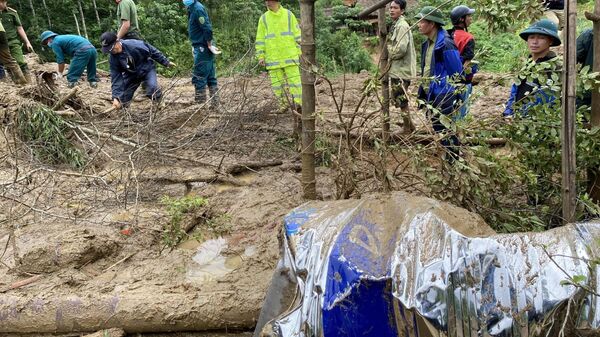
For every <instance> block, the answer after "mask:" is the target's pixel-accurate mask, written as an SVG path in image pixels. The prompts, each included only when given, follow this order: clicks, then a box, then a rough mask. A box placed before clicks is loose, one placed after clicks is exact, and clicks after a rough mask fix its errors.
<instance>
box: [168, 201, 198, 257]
mask: <svg viewBox="0 0 600 337" xmlns="http://www.w3.org/2000/svg"><path fill="white" fill-rule="evenodd" d="M160 201H161V203H162V204H163V206H165V208H166V211H167V214H168V215H169V221H168V222H167V223H165V224H164V226H163V233H162V242H163V245H164V246H166V247H169V248H173V247H175V246H176V245H177V244H178V243H179V242H181V240H182V239H184V238H185V237H186V235H187V231H186V230H185V229H184V226H183V220H184V217H185V215H186V214H189V213H191V212H193V211H195V210H197V209H199V208H200V207H202V206H205V205H206V203H207V200H206V199H205V198H202V197H198V196H185V197H182V198H171V197H169V196H164V197H163V198H162V199H161V200H160Z"/></svg>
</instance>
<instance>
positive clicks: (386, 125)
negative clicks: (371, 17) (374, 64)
mask: <svg viewBox="0 0 600 337" xmlns="http://www.w3.org/2000/svg"><path fill="white" fill-rule="evenodd" d="M378 26H379V50H381V56H380V59H379V71H380V72H381V74H382V77H381V93H382V100H383V101H382V105H381V113H382V116H381V117H382V118H381V120H382V129H383V135H382V136H383V142H384V143H385V144H387V142H388V139H389V135H390V79H389V76H388V74H387V72H388V50H387V34H388V32H387V25H386V22H385V7H384V8H380V9H379V13H378Z"/></svg>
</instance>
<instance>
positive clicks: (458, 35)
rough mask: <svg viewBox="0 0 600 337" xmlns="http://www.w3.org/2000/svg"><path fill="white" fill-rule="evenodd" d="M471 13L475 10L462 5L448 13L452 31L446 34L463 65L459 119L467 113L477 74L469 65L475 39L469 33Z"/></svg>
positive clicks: (473, 53) (473, 55)
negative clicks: (450, 38)
mask: <svg viewBox="0 0 600 337" xmlns="http://www.w3.org/2000/svg"><path fill="white" fill-rule="evenodd" d="M473 13H475V10H474V9H472V8H469V7H467V6H464V5H460V6H456V7H454V8H453V9H452V11H451V12H450V20H452V26H454V27H453V28H452V29H449V30H448V34H449V35H450V37H452V39H453V40H454V44H455V45H456V48H457V49H458V53H459V54H460V59H461V60H462V64H463V71H464V79H463V82H464V84H465V86H464V88H463V89H462V92H461V93H460V98H461V101H462V105H461V107H460V110H459V112H460V115H459V117H458V118H459V119H463V118H464V117H465V116H466V115H467V113H468V112H469V96H471V92H472V91H473V83H472V81H473V75H475V73H476V72H477V66H476V65H475V64H471V61H472V60H473V58H474V57H475V38H474V37H473V34H471V33H469V30H468V28H469V26H470V25H471V23H472V22H473Z"/></svg>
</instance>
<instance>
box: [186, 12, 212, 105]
mask: <svg viewBox="0 0 600 337" xmlns="http://www.w3.org/2000/svg"><path fill="white" fill-rule="evenodd" d="M183 4H184V5H185V6H186V7H187V10H188V33H189V38H190V41H191V42H192V46H193V47H194V72H193V75H192V83H193V84H194V87H195V91H196V94H195V100H196V102H197V103H200V104H204V103H206V86H207V85H208V91H209V94H210V97H211V108H218V107H219V87H218V85H217V74H216V67H215V55H214V54H213V52H212V51H211V48H210V47H211V41H212V39H213V30H212V25H211V23H210V18H209V17H208V13H207V12H206V9H205V8H204V6H203V5H202V4H201V3H200V2H199V1H198V0H183Z"/></svg>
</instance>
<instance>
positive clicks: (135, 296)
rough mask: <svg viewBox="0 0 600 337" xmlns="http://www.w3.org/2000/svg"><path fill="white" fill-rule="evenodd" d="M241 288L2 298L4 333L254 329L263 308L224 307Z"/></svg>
mask: <svg viewBox="0 0 600 337" xmlns="http://www.w3.org/2000/svg"><path fill="white" fill-rule="evenodd" d="M232 296H235V291H219V292H205V293H202V292H198V291H197V290H196V291H184V290H183V289H182V291H181V292H180V293H151V294H150V293H147V292H137V293H136V292H135V290H126V289H125V290H120V291H118V292H114V293H112V294H98V293H94V294H90V293H87V294H80V295H77V294H72V295H70V296H67V297H54V296H53V295H52V293H51V292H49V293H46V292H44V293H39V294H37V295H32V294H29V295H27V296H16V295H10V294H4V295H2V296H0V336H5V335H14V334H17V333H18V334H34V333H37V334H45V333H55V334H61V333H73V332H79V333H92V332H97V331H100V330H103V329H110V328H115V327H117V328H121V329H123V330H124V331H126V332H127V333H144V332H178V331H207V330H218V329H221V330H222V329H223V328H224V327H227V328H228V329H251V328H252V327H253V326H254V325H255V324H256V321H255V320H256V317H257V315H258V312H255V311H254V310H252V309H250V308H248V307H247V306H243V305H238V306H235V307H228V306H224V303H227V302H228V301H227V299H228V298H231V297H232Z"/></svg>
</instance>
